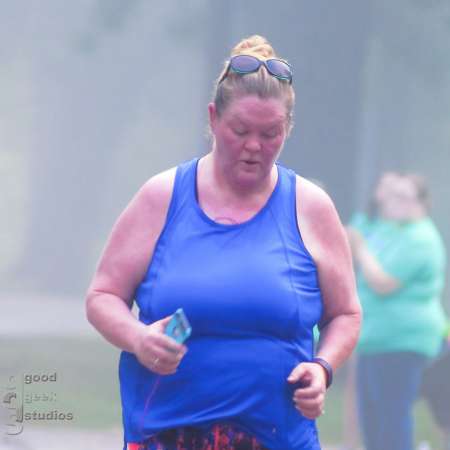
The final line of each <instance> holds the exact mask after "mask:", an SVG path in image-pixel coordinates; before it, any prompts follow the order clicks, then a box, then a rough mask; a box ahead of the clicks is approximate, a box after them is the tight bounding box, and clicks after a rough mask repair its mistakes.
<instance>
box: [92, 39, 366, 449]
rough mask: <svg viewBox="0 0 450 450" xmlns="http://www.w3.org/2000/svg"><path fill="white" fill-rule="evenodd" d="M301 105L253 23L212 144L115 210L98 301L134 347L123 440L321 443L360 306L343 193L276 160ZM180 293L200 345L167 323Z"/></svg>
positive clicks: (127, 372)
mask: <svg viewBox="0 0 450 450" xmlns="http://www.w3.org/2000/svg"><path fill="white" fill-rule="evenodd" d="M293 106H294V90H293V87H292V72H291V69H290V66H289V65H288V64H287V63H286V62H284V61H283V60H280V59H278V58H276V56H275V53H274V51H273V49H272V47H271V46H270V44H269V43H268V42H267V41H266V40H265V39H264V38H262V37H260V36H253V37H251V38H248V39H244V40H243V41H242V42H240V43H239V44H238V45H237V46H236V47H235V48H234V50H233V52H232V58H231V59H230V61H227V63H226V65H225V68H224V70H223V71H222V73H221V75H220V76H219V78H218V81H217V83H216V86H215V92H214V99H213V101H212V102H211V103H210V104H209V105H208V112H209V122H210V128H211V132H212V135H213V146H212V150H211V152H210V153H208V154H207V155H206V156H204V157H202V158H200V159H198V158H196V159H194V160H192V161H189V162H187V163H184V164H181V165H180V166H179V167H178V168H174V169H171V170H168V171H167V172H164V173H161V174H158V175H156V176H155V177H153V178H151V179H150V180H149V181H148V182H147V183H146V184H145V185H144V186H143V187H142V189H141V190H140V191H139V192H138V193H137V195H136V196H135V197H134V199H133V200H132V201H131V203H130V204H129V206H128V207H127V208H126V209H125V211H124V212H123V214H122V215H121V216H120V217H119V219H118V221H117V223H116V224H115V226H114V229H113V231H112V234H111V236H110V238H109V241H108V243H107V245H106V248H105V250H104V253H103V255H102V257H101V259H100V263H99V265H98V268H97V272H96V274H95V275H94V279H93V281H92V284H91V286H90V288H89V292H88V295H87V315H88V319H89V321H90V322H91V323H92V324H93V325H94V326H95V327H96V328H97V329H98V330H99V331H100V333H101V334H102V335H103V336H104V337H105V338H106V339H108V340H109V341H110V342H111V343H112V344H114V345H116V346H118V347H119V348H121V349H122V350H123V352H122V354H121V359H120V369H119V372H120V383H121V397H122V407H123V422H124V428H125V436H124V440H125V446H124V449H125V448H126V445H127V444H128V448H133V445H134V446H135V447H134V448H157V447H158V446H159V447H158V448H162V449H169V448H171V449H172V448H176V447H177V446H178V447H180V446H181V445H184V446H186V447H187V448H189V447H190V448H196V445H197V444H196V443H197V442H202V439H203V438H204V437H205V436H212V438H211V439H212V441H213V444H212V445H213V448H220V447H221V446H222V445H223V440H224V439H225V438H224V435H226V436H227V439H228V444H227V447H228V448H230V449H233V448H238V446H237V444H238V443H236V445H235V443H234V441H235V440H237V437H236V436H238V435H239V436H240V438H239V440H242V439H243V438H242V434H240V433H244V434H245V435H246V436H247V437H248V438H249V439H250V440H251V442H252V449H257V448H268V449H273V450H289V449H310V450H317V449H320V444H319V440H318V435H317V430H316V426H315V422H314V419H316V418H317V417H318V416H320V415H321V414H322V413H323V409H324V402H325V391H326V387H327V386H328V385H329V384H330V383H331V380H332V372H333V370H335V369H336V368H338V367H339V366H340V365H341V364H342V363H343V361H344V360H345V359H346V358H347V357H348V356H349V355H350V353H351V351H352V349H353V347H354V345H355V343H356V341H357V338H358V334H359V327H360V306H359V303H358V300H357V296H356V294H355V287H354V279H353V272H352V265H351V264H352V263H351V254H350V250H349V247H348V244H347V240H346V237H345V232H344V230H343V227H342V225H341V223H340V221H339V218H338V215H337V213H336V210H335V208H334V206H333V203H332V202H331V200H330V199H329V197H328V196H327V195H326V194H325V193H324V192H323V191H322V190H321V189H319V188H318V187H316V186H315V185H313V184H312V183H309V182H308V181H306V180H305V179H304V178H301V177H299V176H297V175H295V173H294V172H292V171H290V170H288V169H286V168H284V167H282V166H281V165H279V164H276V160H277V158H278V157H279V155H280V153H281V150H282V147H283V144H284V141H285V139H286V138H287V136H288V134H289V132H290V129H291V126H292V114H293ZM134 299H135V300H136V302H137V304H138V306H139V310H140V311H139V320H136V318H135V317H134V316H133V315H132V314H131V312H130V308H131V306H132V303H133V300H134ZM179 307H182V308H183V309H184V312H185V313H186V316H187V318H188V320H189V321H190V323H191V325H192V335H191V337H190V338H189V340H188V341H186V343H185V345H179V344H177V343H176V342H175V341H174V340H172V339H170V338H169V337H168V336H166V335H165V334H164V330H165V326H166V325H167V323H168V321H169V320H170V317H171V315H172V314H173V312H174V311H175V310H176V309H177V308H179ZM316 323H319V327H320V329H321V340H320V343H319V347H318V351H317V355H314V354H313V333H312V329H313V326H314V325H315V324H316ZM188 349H189V351H188ZM186 435H188V436H189V438H186ZM193 435H195V436H196V437H195V438H194V437H192V436H193ZM180 436H181V438H180ZM183 436H184V437H183ZM221 436H222V438H221ZM177 439H180V440H181V441H183V442H184V443H183V444H176V440H177ZM245 440H246V441H247V439H245ZM186 441H189V442H187V443H186ZM152 446H153V447H152Z"/></svg>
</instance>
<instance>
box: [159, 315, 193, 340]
mask: <svg viewBox="0 0 450 450" xmlns="http://www.w3.org/2000/svg"><path fill="white" fill-rule="evenodd" d="M191 332H192V328H191V325H190V323H189V321H188V319H187V317H186V315H185V314H184V312H183V309H182V308H178V309H177V310H176V311H175V313H174V314H173V316H172V319H170V322H169V323H168V324H167V327H166V332H165V333H166V334H167V336H170V337H171V338H172V339H175V340H176V341H177V342H178V343H179V344H182V343H183V342H184V341H185V340H186V339H187V338H188V337H189V336H190V335H191Z"/></svg>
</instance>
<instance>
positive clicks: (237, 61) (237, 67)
mask: <svg viewBox="0 0 450 450" xmlns="http://www.w3.org/2000/svg"><path fill="white" fill-rule="evenodd" d="M261 66H264V67H265V68H266V69H267V72H269V73H270V75H272V76H273V77H275V78H278V79H279V80H286V81H289V84H292V67H291V66H290V65H289V64H288V63H287V62H286V61H283V60H282V59H277V58H271V59H266V60H261V59H258V58H256V56H252V55H236V56H233V57H232V58H231V59H230V62H229V63H228V67H227V70H226V71H225V73H224V74H223V76H222V78H221V79H220V81H219V83H218V84H220V83H222V81H223V80H225V78H226V77H227V75H228V73H229V72H230V70H232V71H233V72H235V73H239V74H241V75H245V74H247V73H253V72H257V71H258V70H259V68H260V67H261Z"/></svg>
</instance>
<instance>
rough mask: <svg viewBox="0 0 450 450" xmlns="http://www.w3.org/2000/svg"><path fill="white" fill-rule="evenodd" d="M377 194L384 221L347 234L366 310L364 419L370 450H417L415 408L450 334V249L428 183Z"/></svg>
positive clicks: (361, 359)
mask: <svg viewBox="0 0 450 450" xmlns="http://www.w3.org/2000/svg"><path fill="white" fill-rule="evenodd" d="M380 185H381V184H380ZM381 186H382V185H381ZM379 190H380V192H382V193H383V195H381V196H380V199H381V202H380V203H381V204H380V212H381V216H380V217H378V218H374V219H373V220H371V221H367V222H366V223H364V222H363V221H359V224H358V225H357V227H358V229H356V228H353V229H350V230H349V236H350V242H351V245H352V250H353V254H354V259H355V263H356V267H357V269H358V272H357V273H358V277H357V281H358V293H359V295H360V298H361V302H362V305H363V311H364V326H363V330H362V333H361V339H360V342H359V343H358V352H357V353H358V361H357V369H356V370H357V374H356V375H357V396H358V409H359V419H360V424H361V429H362V434H363V438H364V444H365V448H366V449H367V450H378V449H380V448H382V449H384V450H412V449H413V448H414V443H413V406H414V401H415V400H416V398H417V395H418V391H419V387H420V382H421V378H422V375H423V372H424V369H425V367H426V365H427V364H428V363H429V361H430V359H431V358H433V357H435V356H436V355H437V354H438V352H439V350H440V347H441V343H442V336H443V333H444V327H445V314H444V312H443V309H442V306H441V303H440V302H441V294H442V289H443V286H444V279H445V259H446V258H445V249H444V246H443V243H442V239H441V237H440V235H439V232H438V231H437V229H436V227H435V226H434V224H433V222H432V221H431V219H430V218H429V217H428V211H427V203H428V199H427V190H426V187H425V184H424V181H423V179H422V178H420V177H418V176H416V175H404V176H400V175H396V176H393V177H391V178H390V182H389V185H388V189H386V190H381V189H379Z"/></svg>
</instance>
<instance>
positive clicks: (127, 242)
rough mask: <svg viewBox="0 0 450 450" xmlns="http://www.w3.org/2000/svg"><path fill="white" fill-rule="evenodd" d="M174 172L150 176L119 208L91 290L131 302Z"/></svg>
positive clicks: (162, 215)
mask: <svg viewBox="0 0 450 450" xmlns="http://www.w3.org/2000/svg"><path fill="white" fill-rule="evenodd" d="M175 174H176V168H172V169H169V170H167V171H165V172H161V173H159V174H157V175H155V176H153V177H151V178H150V179H149V180H148V181H146V182H145V183H144V184H143V186H142V187H141V188H140V189H139V190H138V192H137V193H136V194H135V195H134V197H133V198H132V199H131V201H130V202H129V204H128V205H127V206H126V208H125V209H124V210H123V211H122V213H121V214H120V216H119V217H118V219H117V220H116V222H115V223H114V226H113V228H112V230H111V233H110V235H109V238H108V241H107V242H106V245H105V248H104V250H103V253H102V255H101V257H100V260H99V262H98V266H97V270H96V272H95V274H94V278H93V280H92V283H91V286H90V290H91V291H93V290H94V291H102V292H108V293H111V294H114V295H117V296H118V297H120V298H122V299H123V300H125V301H126V302H127V303H129V304H131V302H132V295H133V293H134V291H135V289H136V287H137V285H138V284H139V283H140V282H141V281H142V279H143V277H144V276H145V273H146V271H147V268H148V265H149V263H150V261H151V258H152V256H153V251H154V248H155V245H156V242H157V240H158V238H159V236H160V234H161V232H162V230H163V228H164V225H165V222H166V217H167V212H168V209H169V205H170V200H171V198H172V191H173V186H174V181H175Z"/></svg>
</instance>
